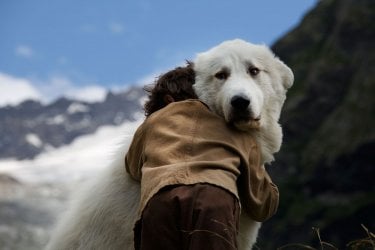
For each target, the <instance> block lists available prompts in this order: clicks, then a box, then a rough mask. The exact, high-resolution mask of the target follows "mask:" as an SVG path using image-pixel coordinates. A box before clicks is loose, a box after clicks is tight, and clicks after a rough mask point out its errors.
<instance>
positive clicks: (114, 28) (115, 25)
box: [108, 22, 124, 34]
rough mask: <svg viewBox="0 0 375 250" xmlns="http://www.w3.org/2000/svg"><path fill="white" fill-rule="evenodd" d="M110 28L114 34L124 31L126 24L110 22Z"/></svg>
mask: <svg viewBox="0 0 375 250" xmlns="http://www.w3.org/2000/svg"><path fill="white" fill-rule="evenodd" d="M108 28H109V30H110V31H111V32H112V33H113V34H121V33H123V32H124V25H122V24H121V23H118V22H111V23H109V25H108Z"/></svg>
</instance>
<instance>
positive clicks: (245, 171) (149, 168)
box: [125, 63, 279, 250]
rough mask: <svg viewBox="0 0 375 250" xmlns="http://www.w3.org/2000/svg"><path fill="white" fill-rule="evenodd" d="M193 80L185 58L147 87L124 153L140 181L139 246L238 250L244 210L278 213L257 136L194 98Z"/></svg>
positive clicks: (256, 216)
mask: <svg viewBox="0 0 375 250" xmlns="http://www.w3.org/2000/svg"><path fill="white" fill-rule="evenodd" d="M194 79H195V75H194V70H193V68H192V64H190V63H188V65H187V66H186V67H178V68H176V69H174V70H172V71H169V72H167V73H166V74H164V75H162V76H160V77H159V78H158V80H157V81H156V83H155V85H154V86H153V87H152V88H147V89H146V90H147V91H148V92H149V99H148V101H147V102H146V103H145V106H144V108H145V114H146V119H145V121H144V122H143V123H142V124H141V125H140V126H139V128H138V129H137V131H136V133H135V135H134V137H133V141H132V143H131V145H130V148H129V150H128V152H127V154H126V157H125V166H126V171H127V172H128V173H129V174H130V176H131V177H132V178H133V179H135V180H137V181H140V183H141V199H140V209H139V218H138V221H137V222H136V225H135V228H134V246H135V249H137V250H139V249H140V250H151V249H152V250H159V249H160V250H169V249H170V250H175V249H194V250H199V249H202V250H203V249H204V250H210V249H212V250H220V249H223V250H227V249H237V248H238V247H237V240H236V239H237V234H238V230H239V216H240V212H241V210H244V211H245V212H247V213H248V214H249V216H250V217H251V218H252V219H253V220H255V221H265V220H267V219H268V218H270V217H271V216H272V215H273V214H275V212H276V210H277V207H278V201H279V193H278V189H277V187H276V185H275V184H273V183H272V180H271V178H270V177H269V175H268V174H267V172H266V170H265V169H264V167H263V166H262V163H261V161H260V150H259V147H258V145H257V143H256V140H255V139H254V138H253V137H252V136H251V134H250V133H247V132H244V131H239V130H238V129H235V128H234V127H233V126H231V125H230V124H228V123H227V122H226V121H225V120H224V119H223V118H222V117H221V116H218V115H217V114H216V113H214V112H212V111H211V110H210V109H209V108H208V106H207V105H206V104H205V103H203V102H202V101H200V100H198V98H197V95H196V94H195V92H194V89H193V84H194ZM254 129H256V126H255V125H254Z"/></svg>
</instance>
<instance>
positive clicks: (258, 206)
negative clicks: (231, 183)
mask: <svg viewBox="0 0 375 250" xmlns="http://www.w3.org/2000/svg"><path fill="white" fill-rule="evenodd" d="M247 169H248V170H247V173H243V174H244V175H243V176H242V182H243V181H244V182H245V183H242V185H241V187H240V188H244V189H245V190H240V192H241V191H242V192H241V193H242V197H241V202H242V205H243V207H244V209H245V210H246V211H247V213H248V214H249V215H250V217H251V218H252V219H253V220H255V221H260V222H262V221H265V220H267V219H269V218H270V217H272V216H273V215H274V214H275V213H276V211H277V208H278V206H279V190H278V188H277V186H276V185H275V184H274V183H273V182H272V180H271V177H270V176H269V175H268V173H267V171H266V170H265V168H264V166H259V165H257V164H250V167H249V168H247ZM245 172H246V171H245Z"/></svg>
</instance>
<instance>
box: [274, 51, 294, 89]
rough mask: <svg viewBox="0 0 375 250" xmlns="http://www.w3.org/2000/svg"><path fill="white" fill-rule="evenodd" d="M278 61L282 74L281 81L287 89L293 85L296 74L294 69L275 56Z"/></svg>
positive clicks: (278, 67)
mask: <svg viewBox="0 0 375 250" xmlns="http://www.w3.org/2000/svg"><path fill="white" fill-rule="evenodd" d="M275 59H276V61H277V69H278V70H279V72H280V75H281V81H282V84H283V86H284V88H285V89H289V88H290V87H292V85H293V82H294V74H293V71H292V70H291V69H290V68H289V67H288V66H286V64H285V63H283V62H282V61H281V60H280V59H279V58H275Z"/></svg>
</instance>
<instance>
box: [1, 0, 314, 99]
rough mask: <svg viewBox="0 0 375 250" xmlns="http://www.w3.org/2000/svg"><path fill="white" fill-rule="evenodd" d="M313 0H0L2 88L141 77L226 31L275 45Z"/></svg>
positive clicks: (40, 92)
mask: <svg viewBox="0 0 375 250" xmlns="http://www.w3.org/2000/svg"><path fill="white" fill-rule="evenodd" d="M316 3H317V0H294V1H280V0H262V1H253V0H239V1H228V0H225V1H223V0H216V1H209V0H190V1H179V0H173V1H172V0H158V1H156V0H155V1H151V0H137V1H136V0H134V1H129V0H123V1H120V0H108V1H96V0H90V1H88V0H81V1H78V0H61V1H57V0H52V1H51V0H33V1H31V0H3V1H1V2H0V17H1V22H0V37H1V39H0V92H3V95H4V93H5V91H4V90H7V91H8V92H10V91H12V89H14V88H12V86H13V85H14V86H18V85H17V82H18V84H20V82H23V85H30V86H29V87H31V88H32V89H33V91H34V92H35V93H34V94H33V95H32V96H34V97H35V98H40V99H45V100H47V99H52V98H55V97H57V96H59V95H68V96H69V92H70V93H71V94H70V96H74V94H73V93H74V92H77V93H78V92H79V91H81V92H82V91H83V90H87V92H86V95H87V94H89V93H92V95H95V94H94V93H95V91H96V94H97V95H98V96H99V95H100V92H103V89H121V88H123V87H125V86H128V85H134V84H144V83H147V82H149V81H152V79H153V77H154V76H155V75H157V74H159V73H161V72H163V71H165V70H167V69H169V68H172V67H174V66H177V65H180V64H182V63H183V61H184V60H185V59H193V58H194V56H195V54H196V53H197V52H201V51H204V50H207V49H208V48H210V47H212V46H214V45H216V44H218V43H220V42H222V41H224V40H227V39H233V38H242V39H245V40H247V41H250V42H253V43H265V44H267V45H272V43H273V42H275V41H276V40H277V39H278V38H279V37H281V36H282V35H283V34H285V33H286V32H287V31H289V30H290V29H291V28H293V27H294V26H295V25H297V24H298V23H299V21H300V20H301V18H302V17H303V15H304V14H305V13H306V12H307V11H308V10H309V9H311V7H313V6H314V5H315V4H316ZM6 82H7V83H6ZM10 85H12V86H10ZM21 85H22V84H21ZM21 85H20V86H21ZM27 91H28V90H26V89H25V90H24V92H25V93H26V92H27ZM90 91H91V92H90ZM18 92H19V91H18ZM6 96H9V93H8V94H7V95H6ZM1 97H2V95H1V94H0V99H1ZM3 99H4V98H3ZM94 99H95V98H94ZM0 104H1V102H0Z"/></svg>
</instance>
